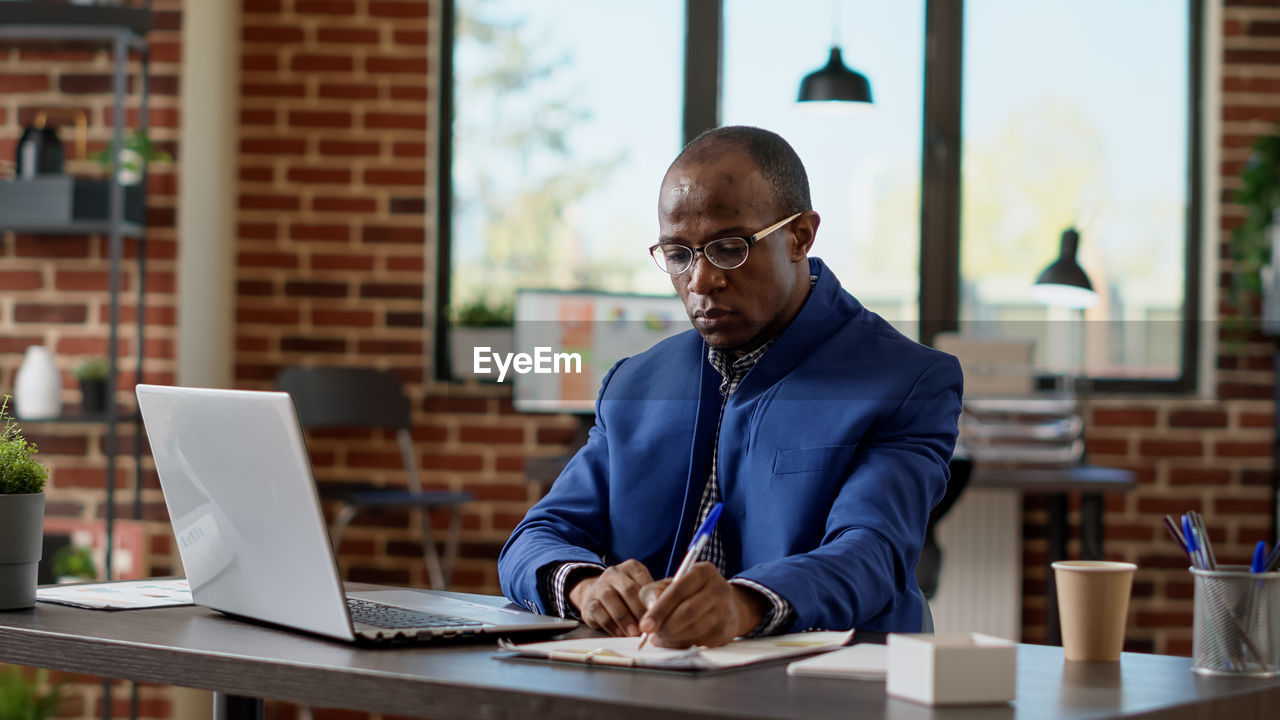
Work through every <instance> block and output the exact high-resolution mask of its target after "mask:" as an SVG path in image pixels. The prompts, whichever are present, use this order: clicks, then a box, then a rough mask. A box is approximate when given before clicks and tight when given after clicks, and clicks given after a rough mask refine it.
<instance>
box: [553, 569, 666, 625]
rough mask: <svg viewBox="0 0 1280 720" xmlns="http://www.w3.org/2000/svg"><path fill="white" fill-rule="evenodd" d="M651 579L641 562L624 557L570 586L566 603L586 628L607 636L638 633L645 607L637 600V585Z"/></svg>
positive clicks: (638, 595) (641, 584)
mask: <svg viewBox="0 0 1280 720" xmlns="http://www.w3.org/2000/svg"><path fill="white" fill-rule="evenodd" d="M652 582H653V576H652V575H650V574H649V568H647V567H645V566H644V563H641V562H640V561H639V560H628V561H626V562H624V563H622V564H620V565H614V566H613V567H610V568H607V569H606V570H605V571H604V572H603V573H601V574H600V575H596V576H595V577H589V578H586V579H585V580H582V581H581V582H579V583H577V584H576V585H574V586H573V587H572V588H570V589H569V602H571V603H573V606H574V607H576V608H577V609H578V614H579V615H580V616H581V617H582V621H583V622H585V623H586V624H587V627H590V628H594V629H596V630H603V631H605V632H607V633H609V634H610V635H639V634H640V629H639V628H640V617H641V616H642V615H644V613H645V609H646V607H647V606H646V605H645V604H644V602H642V601H641V600H640V588H642V587H644V586H645V585H648V584H650V583H652Z"/></svg>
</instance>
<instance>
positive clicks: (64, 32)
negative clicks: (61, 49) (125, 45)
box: [0, 2, 152, 46]
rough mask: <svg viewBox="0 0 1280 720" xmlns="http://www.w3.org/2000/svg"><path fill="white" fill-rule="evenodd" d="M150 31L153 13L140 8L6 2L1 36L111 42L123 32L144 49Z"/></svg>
mask: <svg viewBox="0 0 1280 720" xmlns="http://www.w3.org/2000/svg"><path fill="white" fill-rule="evenodd" d="M151 29H152V20H151V10H150V9H148V8H139V7H109V6H98V5H70V4H64V3H51V2H6V3H5V4H4V13H3V15H0V37H2V38H18V39H22V40H73V41H74V40H90V41H101V42H109V41H111V40H113V39H115V37H116V36H117V35H119V34H121V33H124V34H126V35H128V36H130V37H129V42H130V44H133V45H135V46H141V45H143V44H145V42H146V41H145V40H144V39H143V36H144V35H146V34H147V33H148V32H151Z"/></svg>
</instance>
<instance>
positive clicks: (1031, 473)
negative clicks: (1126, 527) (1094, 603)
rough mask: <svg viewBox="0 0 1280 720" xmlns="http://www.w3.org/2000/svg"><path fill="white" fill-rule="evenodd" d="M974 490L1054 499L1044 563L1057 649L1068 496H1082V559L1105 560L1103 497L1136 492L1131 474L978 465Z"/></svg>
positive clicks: (1049, 624)
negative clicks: (1057, 566) (1057, 576)
mask: <svg viewBox="0 0 1280 720" xmlns="http://www.w3.org/2000/svg"><path fill="white" fill-rule="evenodd" d="M969 486H970V487H975V488H1008V489H1012V490H1020V491H1022V492H1023V493H1040V494H1045V495H1048V496H1049V537H1048V542H1049V552H1048V557H1047V558H1046V562H1045V573H1046V575H1045V640H1046V641H1047V642H1049V643H1050V644H1053V645H1058V644H1060V643H1061V642H1062V631H1061V626H1060V625H1059V622H1058V587H1057V583H1056V582H1055V581H1054V575H1053V568H1052V565H1053V563H1055V562H1057V561H1059V560H1066V559H1067V537H1068V529H1067V502H1068V495H1069V494H1070V493H1073V492H1078V493H1080V554H1081V555H1082V557H1083V558H1084V559H1086V560H1101V559H1103V558H1104V557H1105V556H1104V555H1103V498H1102V494H1103V493H1104V492H1128V491H1130V490H1132V489H1133V488H1134V487H1136V486H1137V482H1136V481H1135V480H1134V476H1133V473H1132V472H1129V471H1128V470H1121V469H1119V468H1111V467H1098V466H1093V465H1080V466H1076V467H1067V468H1054V469H1040V470H1034V469H1026V470H1022V469H1008V468H991V467H985V468H984V467H982V466H981V465H977V464H975V467H974V469H973V475H972V476H971V477H970V478H969Z"/></svg>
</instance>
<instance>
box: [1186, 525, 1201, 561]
mask: <svg viewBox="0 0 1280 720" xmlns="http://www.w3.org/2000/svg"><path fill="white" fill-rule="evenodd" d="M1182 536H1183V537H1184V538H1186V540H1187V554H1188V555H1190V556H1191V564H1192V565H1194V566H1196V567H1197V568H1199V567H1200V555H1199V550H1200V548H1199V547H1198V546H1197V545H1196V533H1195V530H1194V529H1193V528H1192V527H1191V519H1190V518H1188V517H1187V516H1186V515H1183V516H1182Z"/></svg>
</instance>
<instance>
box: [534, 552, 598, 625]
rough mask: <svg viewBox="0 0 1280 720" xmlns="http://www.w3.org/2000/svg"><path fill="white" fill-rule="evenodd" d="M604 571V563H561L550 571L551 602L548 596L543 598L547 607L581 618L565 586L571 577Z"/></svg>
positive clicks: (558, 613)
mask: <svg viewBox="0 0 1280 720" xmlns="http://www.w3.org/2000/svg"><path fill="white" fill-rule="evenodd" d="M603 572H604V566H603V565H597V564H595V563H585V562H565V563H560V565H559V567H557V568H556V569H555V570H553V571H552V572H551V573H550V578H549V580H550V583H549V584H550V585H551V587H550V590H551V592H550V595H551V598H550V600H551V602H546V601H547V599H548V598H545V597H544V598H543V602H544V603H545V605H546V607H548V608H553V609H554V610H555V613H556V614H557V615H559V616H560V617H562V618H572V619H574V620H581V619H582V618H581V617H580V616H579V615H578V611H577V610H576V609H574V607H573V604H572V603H570V602H569V593H568V592H566V590H565V588H566V587H567V586H568V583H569V580H570V578H571V577H572V578H577V579H581V578H584V577H590V576H593V575H599V574H600V573H603Z"/></svg>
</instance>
